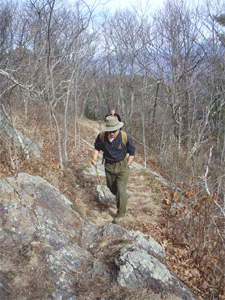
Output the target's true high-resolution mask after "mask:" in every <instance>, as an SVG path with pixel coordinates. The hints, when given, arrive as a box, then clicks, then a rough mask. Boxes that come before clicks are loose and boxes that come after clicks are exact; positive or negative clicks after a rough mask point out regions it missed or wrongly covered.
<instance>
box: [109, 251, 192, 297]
mask: <svg viewBox="0 0 225 300" xmlns="http://www.w3.org/2000/svg"><path fill="white" fill-rule="evenodd" d="M115 264H116V266H117V267H118V268H119V273H118V277H117V281H118V284H119V285H121V286H123V287H125V286H130V287H132V288H134V289H138V288H140V287H149V288H152V289H154V290H158V291H159V292H165V291H166V292H168V293H173V294H174V295H176V296H179V297H181V298H182V299H187V300H188V299H190V300H191V299H196V297H195V296H194V295H193V294H192V293H191V292H190V291H189V290H188V289H187V288H186V287H185V286H184V285H183V284H182V283H181V282H180V281H179V280H178V279H177V278H176V277H175V276H174V274H173V273H172V272H171V271H169V270H168V269H167V267H166V266H165V265H164V264H162V263H161V262H160V261H159V260H158V259H156V258H155V257H153V256H152V255H150V254H148V253H147V252H146V251H145V250H144V249H140V248H139V247H136V246H125V247H124V248H122V249H121V251H120V255H119V256H118V258H117V259H115Z"/></svg>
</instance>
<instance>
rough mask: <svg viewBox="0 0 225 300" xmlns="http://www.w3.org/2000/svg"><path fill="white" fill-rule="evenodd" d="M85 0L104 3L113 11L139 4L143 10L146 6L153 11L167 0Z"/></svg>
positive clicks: (91, 3) (94, 3) (90, 3)
mask: <svg viewBox="0 0 225 300" xmlns="http://www.w3.org/2000/svg"><path fill="white" fill-rule="evenodd" d="M84 1H85V2H86V3H87V4H88V5H90V6H92V5H95V6H96V4H97V3H100V4H104V8H105V9H107V10H110V11H111V12H113V11H116V10H117V9H124V8H130V7H132V5H134V6H138V7H139V8H142V9H143V10H145V9H146V7H148V11H152V12H153V11H154V10H156V9H157V8H161V7H162V6H163V3H164V1H165V0H84ZM100 7H101V5H100ZM100 7H99V8H100ZM102 7H103V6H102Z"/></svg>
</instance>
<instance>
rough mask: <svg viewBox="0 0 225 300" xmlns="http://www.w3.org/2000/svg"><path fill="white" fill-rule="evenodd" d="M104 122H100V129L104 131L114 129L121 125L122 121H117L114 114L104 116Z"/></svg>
mask: <svg viewBox="0 0 225 300" xmlns="http://www.w3.org/2000/svg"><path fill="white" fill-rule="evenodd" d="M105 120H106V123H105V124H102V126H101V127H102V130H104V131H115V130H118V129H120V128H122V127H123V125H124V123H123V122H119V120H118V119H117V117H115V116H108V117H106V119H105Z"/></svg>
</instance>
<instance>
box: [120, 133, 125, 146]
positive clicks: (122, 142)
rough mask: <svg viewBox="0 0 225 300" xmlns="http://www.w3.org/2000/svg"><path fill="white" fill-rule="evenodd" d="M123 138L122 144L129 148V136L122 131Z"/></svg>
mask: <svg viewBox="0 0 225 300" xmlns="http://www.w3.org/2000/svg"><path fill="white" fill-rule="evenodd" d="M120 132H121V136H122V143H123V144H124V145H125V146H126V147H127V134H126V132H125V131H122V130H121V131H120Z"/></svg>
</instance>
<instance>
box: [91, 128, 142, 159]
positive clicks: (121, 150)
mask: <svg viewBox="0 0 225 300" xmlns="http://www.w3.org/2000/svg"><path fill="white" fill-rule="evenodd" d="M94 147H95V149H96V150H98V151H103V158H104V159H105V162H106V163H114V162H117V161H120V160H122V159H124V158H125V156H126V154H127V153H129V155H130V156H135V152H136V147H135V146H134V144H133V141H132V139H131V137H130V135H128V134H127V144H126V145H124V144H123V142H122V135H121V131H120V132H119V134H118V135H117V137H116V138H115V139H114V140H113V141H112V143H111V142H110V141H109V139H108V135H107V132H106V134H105V136H104V143H102V141H101V139H100V134H99V135H98V136H97V138H96V140H95V143H94Z"/></svg>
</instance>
